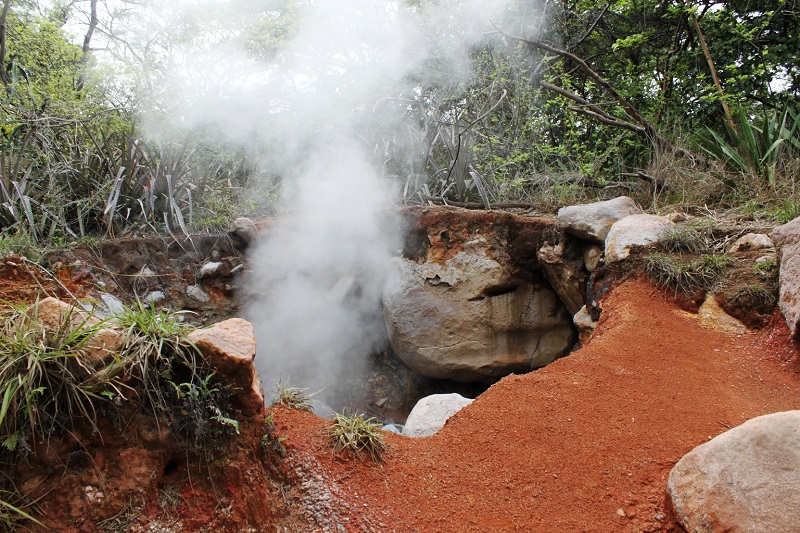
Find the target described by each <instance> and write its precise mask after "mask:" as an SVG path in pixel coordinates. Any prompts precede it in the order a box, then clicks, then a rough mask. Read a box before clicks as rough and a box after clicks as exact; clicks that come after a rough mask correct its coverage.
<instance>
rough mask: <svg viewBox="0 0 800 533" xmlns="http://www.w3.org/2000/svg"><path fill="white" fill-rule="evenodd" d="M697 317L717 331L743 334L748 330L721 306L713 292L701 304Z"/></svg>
mask: <svg viewBox="0 0 800 533" xmlns="http://www.w3.org/2000/svg"><path fill="white" fill-rule="evenodd" d="M697 318H698V319H699V320H700V323H701V324H703V325H704V326H706V327H708V328H711V329H716V330H717V331H722V332H725V333H733V334H742V333H747V331H748V330H747V326H745V325H744V324H742V323H741V322H740V321H739V320H737V319H736V318H734V317H732V316H731V315H729V314H728V313H726V312H725V310H724V309H722V307H720V306H719V304H718V303H717V299H716V297H715V296H714V295H713V294H711V293H709V294H708V295H706V299H705V301H704V302H703V305H701V306H700V310H699V311H698V312H697Z"/></svg>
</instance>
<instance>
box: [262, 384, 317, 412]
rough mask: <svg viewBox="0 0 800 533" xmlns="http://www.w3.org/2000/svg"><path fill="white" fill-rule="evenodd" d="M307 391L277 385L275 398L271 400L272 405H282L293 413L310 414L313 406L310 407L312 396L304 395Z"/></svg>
mask: <svg viewBox="0 0 800 533" xmlns="http://www.w3.org/2000/svg"><path fill="white" fill-rule="evenodd" d="M306 391H308V389H301V388H299V387H289V386H286V385H284V384H283V383H278V385H277V392H276V394H275V398H274V399H273V400H272V405H276V404H278V405H282V406H284V407H287V408H289V409H294V410H295V411H307V412H309V413H312V412H313V411H314V406H312V405H311V397H312V396H313V394H306Z"/></svg>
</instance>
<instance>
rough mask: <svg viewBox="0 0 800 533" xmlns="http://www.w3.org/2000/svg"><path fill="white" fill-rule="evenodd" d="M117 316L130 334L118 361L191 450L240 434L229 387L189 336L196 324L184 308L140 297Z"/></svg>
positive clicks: (151, 406)
mask: <svg viewBox="0 0 800 533" xmlns="http://www.w3.org/2000/svg"><path fill="white" fill-rule="evenodd" d="M116 319H117V321H118V323H119V325H120V326H121V327H122V328H124V330H125V334H126V342H125V345H124V347H123V349H122V356H121V357H120V359H119V360H118V364H119V365H120V366H121V367H122V368H124V370H125V373H126V375H127V376H128V377H133V378H135V379H136V380H138V383H139V385H138V386H139V388H141V393H140V394H139V397H140V398H142V407H143V408H145V409H148V410H150V411H151V412H152V413H153V415H154V416H156V417H157V418H162V419H165V420H166V422H167V423H168V424H169V426H170V427H171V429H172V430H173V432H174V433H175V434H176V435H178V436H180V437H182V438H183V440H184V441H185V445H186V446H187V448H188V449H189V450H190V451H195V452H206V451H208V450H209V449H213V448H215V447H217V446H219V445H221V444H223V443H224V442H226V441H227V439H228V438H229V437H230V436H231V435H232V434H233V433H236V434H238V433H239V423H238V421H237V420H235V419H234V418H233V417H232V416H231V415H230V414H229V413H228V408H229V401H228V396H229V393H228V390H227V388H225V387H224V386H223V385H222V384H220V383H217V382H215V380H214V373H213V371H212V369H211V368H210V367H209V365H208V362H207V361H206V360H205V359H204V358H203V356H202V354H201V353H200V351H199V350H198V349H197V347H196V346H194V345H193V344H192V343H190V342H189V341H188V340H187V338H186V337H187V335H188V334H189V333H190V332H191V331H192V329H193V328H192V327H191V326H189V325H188V324H186V323H185V322H184V321H183V317H182V315H181V314H180V313H176V312H169V311H165V310H157V309H155V307H154V306H148V305H146V304H144V303H142V302H141V301H137V302H136V303H135V304H134V305H133V307H130V308H128V309H126V310H125V312H123V313H122V314H121V315H118V316H117V317H116Z"/></svg>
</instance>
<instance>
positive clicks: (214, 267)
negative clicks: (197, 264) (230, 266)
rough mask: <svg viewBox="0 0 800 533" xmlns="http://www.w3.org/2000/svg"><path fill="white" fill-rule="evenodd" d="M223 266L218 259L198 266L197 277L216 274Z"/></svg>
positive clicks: (202, 277)
mask: <svg viewBox="0 0 800 533" xmlns="http://www.w3.org/2000/svg"><path fill="white" fill-rule="evenodd" d="M224 266H225V265H224V263H222V262H220V261H214V262H211V263H206V264H205V265H203V266H202V267H201V268H200V272H198V273H197V277H198V278H200V279H205V278H210V277H211V276H214V275H216V274H218V273H219V272H220V270H222V268H223V267H224Z"/></svg>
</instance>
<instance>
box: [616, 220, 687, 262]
mask: <svg viewBox="0 0 800 533" xmlns="http://www.w3.org/2000/svg"><path fill="white" fill-rule="evenodd" d="M674 228H675V224H674V223H672V222H670V221H669V220H667V219H666V218H665V217H659V216H655V215H631V216H629V217H626V218H623V219H622V220H620V221H619V222H616V223H615V224H614V225H613V226H612V227H611V231H609V232H608V236H607V237H606V257H605V259H606V264H610V263H613V262H615V261H620V260H622V259H625V258H626V257H628V255H630V253H631V248H632V247H633V246H647V245H648V244H653V243H656V242H658V241H660V240H661V239H663V238H664V235H665V234H666V233H667V232H668V231H669V230H671V229H674Z"/></svg>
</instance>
